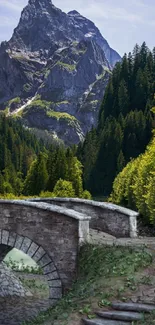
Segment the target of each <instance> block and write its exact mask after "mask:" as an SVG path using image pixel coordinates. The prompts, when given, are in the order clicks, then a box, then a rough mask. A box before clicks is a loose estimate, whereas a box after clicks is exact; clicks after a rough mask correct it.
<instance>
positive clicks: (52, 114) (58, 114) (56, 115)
mask: <svg viewBox="0 0 155 325" xmlns="http://www.w3.org/2000/svg"><path fill="white" fill-rule="evenodd" d="M47 115H48V116H49V117H53V118H55V119H57V120H59V119H63V120H71V121H76V117H75V116H73V115H70V114H68V113H65V112H56V111H53V110H50V111H47Z"/></svg>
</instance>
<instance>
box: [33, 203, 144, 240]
mask: <svg viewBox="0 0 155 325" xmlns="http://www.w3.org/2000/svg"><path fill="white" fill-rule="evenodd" d="M31 201H35V202H46V203H50V204H54V205H57V206H61V207H64V208H68V209H73V210H75V211H78V212H80V213H82V214H84V215H87V216H90V217H91V221H90V228H92V229H97V230H100V231H103V232H107V233H109V234H111V235H113V236H115V237H116V238H123V237H131V238H135V237H137V217H138V215H139V213H138V212H135V211H132V210H130V209H127V208H124V207H121V206H118V205H115V204H112V203H107V202H97V201H93V200H83V199H78V198H38V199H33V200H31Z"/></svg>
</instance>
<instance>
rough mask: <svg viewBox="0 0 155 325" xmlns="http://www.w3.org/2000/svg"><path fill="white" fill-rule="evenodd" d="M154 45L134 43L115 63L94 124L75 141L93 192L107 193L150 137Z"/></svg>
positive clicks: (152, 117) (86, 185)
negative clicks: (82, 141) (90, 129)
mask: <svg viewBox="0 0 155 325" xmlns="http://www.w3.org/2000/svg"><path fill="white" fill-rule="evenodd" d="M154 92H155V49H153V51H152V52H151V51H150V50H149V49H148V47H147V46H146V44H145V43H143V44H142V46H141V47H139V46H138V45H136V46H135V48H134V50H133V53H129V54H128V55H127V54H125V55H124V57H123V59H122V61H121V62H120V63H117V64H116V66H115V68H114V70H113V73H112V75H111V78H110V80H109V83H108V85H107V88H106V92H105V95H104V98H103V102H102V105H101V109H100V113H99V120H98V126H97V128H96V129H92V131H91V132H89V133H88V134H87V136H86V139H85V141H84V143H83V144H80V145H79V148H78V157H79V159H80V161H81V162H82V164H83V166H84V174H83V181H84V187H86V188H87V189H88V190H89V191H90V192H91V193H92V194H93V196H105V197H107V196H109V194H110V193H111V190H112V184H113V181H114V179H115V177H116V176H117V174H118V173H119V172H120V171H121V170H122V169H123V167H125V166H126V164H127V163H128V162H129V161H130V160H131V159H133V158H136V157H138V156H139V155H140V154H141V153H143V152H144V151H145V149H146V146H147V145H148V143H149V142H150V140H151V138H152V129H153V123H154V115H153V112H152V111H151V108H152V107H153V106H154V102H155V99H154Z"/></svg>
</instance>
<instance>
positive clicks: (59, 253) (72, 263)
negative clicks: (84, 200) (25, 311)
mask: <svg viewBox="0 0 155 325" xmlns="http://www.w3.org/2000/svg"><path fill="white" fill-rule="evenodd" d="M0 228H1V229H0V254H1V259H2V258H4V255H5V252H8V250H10V249H12V248H17V249H19V250H21V251H23V252H24V253H26V254H27V255H29V256H30V257H31V258H33V259H34V260H35V261H36V262H37V263H38V265H39V266H40V267H41V268H42V270H43V273H44V274H45V275H46V276H47V279H48V284H49V290H50V298H51V304H52V303H54V302H55V301H56V300H57V299H59V298H61V295H62V289H63V288H68V287H69V286H70V285H71V283H72V281H73V280H74V279H75V278H76V275H77V258H78V251H79V246H80V245H81V243H83V242H85V241H87V239H88V234H89V217H87V216H84V215H82V214H80V213H78V212H75V211H72V210H71V211H70V210H68V209H64V208H61V207H56V206H55V207H54V206H52V205H49V204H46V203H33V202H26V201H7V200H0Z"/></svg>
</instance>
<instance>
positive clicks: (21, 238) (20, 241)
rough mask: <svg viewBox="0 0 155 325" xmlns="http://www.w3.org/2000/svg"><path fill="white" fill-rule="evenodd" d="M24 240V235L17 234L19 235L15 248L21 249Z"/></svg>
mask: <svg viewBox="0 0 155 325" xmlns="http://www.w3.org/2000/svg"><path fill="white" fill-rule="evenodd" d="M23 240H24V237H23V236H20V235H17V237H16V242H15V245H14V248H16V249H19V250H20V248H21V246H22V242H23Z"/></svg>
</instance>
